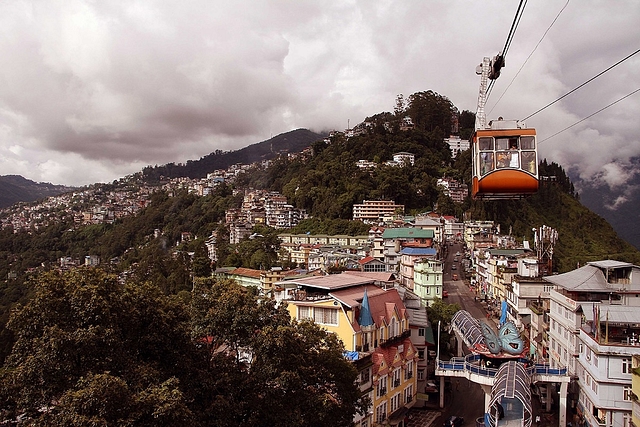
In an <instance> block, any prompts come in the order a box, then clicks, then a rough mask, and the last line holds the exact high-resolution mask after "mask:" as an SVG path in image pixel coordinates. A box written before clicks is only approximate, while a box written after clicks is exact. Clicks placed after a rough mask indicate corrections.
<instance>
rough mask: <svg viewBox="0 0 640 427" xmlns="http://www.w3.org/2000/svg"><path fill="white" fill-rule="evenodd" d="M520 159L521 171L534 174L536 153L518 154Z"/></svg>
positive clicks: (524, 152)
mask: <svg viewBox="0 0 640 427" xmlns="http://www.w3.org/2000/svg"><path fill="white" fill-rule="evenodd" d="M520 156H521V157H522V169H524V170H525V171H527V172H529V173H530V174H533V175H535V174H536V167H537V166H536V152H535V151H523V152H522V153H520Z"/></svg>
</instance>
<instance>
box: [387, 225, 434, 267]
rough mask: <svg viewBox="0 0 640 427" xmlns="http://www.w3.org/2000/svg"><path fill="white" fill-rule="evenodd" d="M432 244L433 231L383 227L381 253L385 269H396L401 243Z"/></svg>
mask: <svg viewBox="0 0 640 427" xmlns="http://www.w3.org/2000/svg"><path fill="white" fill-rule="evenodd" d="M407 243H410V244H418V245H424V246H426V247H430V246H432V245H433V231H432V230H423V229H421V228H385V230H384V232H383V233H382V247H383V250H382V253H383V255H384V263H385V264H386V265H387V271H398V270H399V264H400V258H401V256H402V247H403V245H405V244H407Z"/></svg>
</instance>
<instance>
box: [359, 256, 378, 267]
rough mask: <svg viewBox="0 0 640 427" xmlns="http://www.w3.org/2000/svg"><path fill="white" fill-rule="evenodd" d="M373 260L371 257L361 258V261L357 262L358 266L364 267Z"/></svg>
mask: <svg viewBox="0 0 640 427" xmlns="http://www.w3.org/2000/svg"><path fill="white" fill-rule="evenodd" d="M373 260H375V258H374V257H372V256H368V257H364V258H362V259H361V260H359V261H358V263H359V264H360V265H364V264H366V263H368V262H371V261H373Z"/></svg>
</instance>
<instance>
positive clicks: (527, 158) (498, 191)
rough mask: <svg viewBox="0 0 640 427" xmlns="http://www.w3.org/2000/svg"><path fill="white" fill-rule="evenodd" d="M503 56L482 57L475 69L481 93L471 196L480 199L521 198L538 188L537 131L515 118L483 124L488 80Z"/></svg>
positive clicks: (473, 142)
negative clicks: (478, 76) (478, 77)
mask: <svg viewBox="0 0 640 427" xmlns="http://www.w3.org/2000/svg"><path fill="white" fill-rule="evenodd" d="M501 67H504V57H503V56H502V55H501V54H498V55H497V56H496V57H494V58H493V60H491V59H490V58H487V57H485V58H484V59H483V60H482V63H481V64H480V65H479V66H478V67H477V68H476V73H477V74H478V75H480V92H479V94H478V110H477V112H476V126H475V127H476V130H475V133H474V134H473V137H472V139H471V150H472V151H471V159H472V160H471V161H472V166H471V168H472V183H471V186H472V188H471V196H472V197H473V198H474V199H481V200H503V199H521V198H523V197H525V196H528V195H531V194H534V193H536V192H537V191H538V153H537V145H538V144H537V141H536V130H535V129H533V128H527V127H526V126H525V124H524V123H523V122H521V121H517V120H503V119H502V117H500V118H499V119H498V120H493V121H490V122H489V124H488V125H487V124H486V115H485V111H484V109H485V104H486V102H487V86H488V82H489V80H494V79H496V78H497V77H498V76H499V75H500V72H499V70H500V68H501ZM496 68H497V71H496Z"/></svg>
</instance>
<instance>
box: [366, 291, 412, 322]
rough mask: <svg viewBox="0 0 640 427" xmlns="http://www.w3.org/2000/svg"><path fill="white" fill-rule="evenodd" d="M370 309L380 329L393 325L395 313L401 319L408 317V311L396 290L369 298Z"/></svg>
mask: <svg viewBox="0 0 640 427" xmlns="http://www.w3.org/2000/svg"><path fill="white" fill-rule="evenodd" d="M369 307H370V309H371V316H372V317H373V320H374V321H375V323H376V326H378V327H380V326H382V325H388V324H389V323H391V318H392V317H393V314H394V313H397V316H398V317H399V318H404V317H406V310H407V309H406V308H405V306H404V303H403V302H402V298H400V294H398V291H397V290H395V289H389V290H388V291H386V292H385V293H383V294H378V295H375V296H374V295H372V296H371V297H369Z"/></svg>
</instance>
